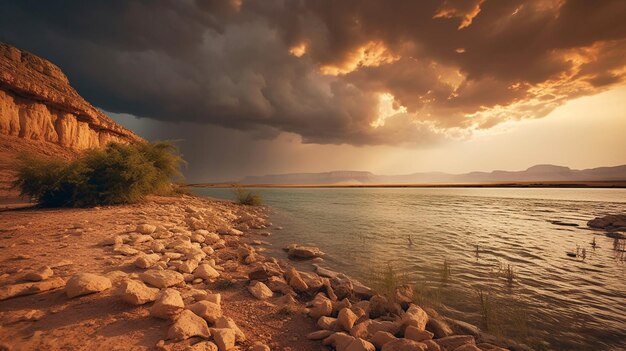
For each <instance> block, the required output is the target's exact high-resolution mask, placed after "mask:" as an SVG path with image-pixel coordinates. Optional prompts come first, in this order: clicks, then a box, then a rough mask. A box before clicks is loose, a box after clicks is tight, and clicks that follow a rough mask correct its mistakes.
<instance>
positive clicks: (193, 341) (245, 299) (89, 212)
mask: <svg viewBox="0 0 626 351" xmlns="http://www.w3.org/2000/svg"><path fill="white" fill-rule="evenodd" d="M273 229H275V228H274V227H273V226H272V224H271V223H270V222H269V220H268V215H267V213H266V211H265V209H263V208H261V207H247V206H239V205H235V204H233V203H229V202H224V201H212V200H208V199H202V198H197V197H191V196H183V197H180V198H165V197H154V198H151V199H149V201H146V202H145V203H142V204H137V205H129V206H118V207H106V208H93V209H63V210H43V209H27V210H18V211H7V212H3V213H2V216H1V217H0V247H1V251H0V267H2V268H0V269H1V271H0V321H1V322H0V324H1V326H0V350H42V349H45V350H56V349H84V350H100V349H101V350H104V349H106V350H126V349H137V350H142V349H160V350H219V351H225V350H254V351H262V350H282V351H299V350H337V351H374V350H382V351H404V350H407V351H410V350H420V351H426V350H429V351H437V350H442V351H453V350H454V351H472V350H504V349H503V348H501V347H498V346H495V345H494V344H492V343H487V342H485V340H483V339H484V338H482V337H480V333H479V332H477V333H473V334H474V335H470V334H472V333H462V334H459V329H458V328H456V327H455V326H454V325H450V324H449V323H448V322H446V320H445V318H443V317H440V316H439V315H438V314H437V313H436V311H434V310H431V309H428V308H421V307H420V306H417V305H416V304H414V303H413V291H412V289H411V287H410V286H408V285H405V286H399V287H397V288H396V289H395V293H394V294H392V296H382V295H378V294H376V293H375V292H374V291H372V290H371V289H370V288H368V287H367V286H365V285H364V284H362V283H360V282H358V281H355V280H353V279H350V278H349V277H347V276H345V275H343V274H341V273H337V272H334V271H332V270H329V269H327V268H324V267H322V266H321V265H320V264H314V267H315V269H314V271H312V272H309V271H300V270H297V269H296V268H294V267H293V266H292V265H291V264H290V262H289V261H282V260H277V259H276V258H272V257H266V256H265V255H264V254H263V252H264V247H266V245H268V243H267V242H265V241H264V240H263V239H264V238H265V237H266V236H267V235H272V231H273ZM285 250H286V251H287V252H288V255H289V257H290V258H291V259H299V260H307V259H312V260H313V261H314V262H315V263H321V262H323V260H322V259H321V258H320V257H322V256H323V253H322V252H321V251H319V250H318V249H317V248H312V247H305V246H300V245H297V244H294V245H290V246H289V247H287V248H285ZM512 349H513V348H512Z"/></svg>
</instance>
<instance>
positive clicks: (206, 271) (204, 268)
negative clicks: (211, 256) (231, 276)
mask: <svg viewBox="0 0 626 351" xmlns="http://www.w3.org/2000/svg"><path fill="white" fill-rule="evenodd" d="M193 276H194V277H196V278H201V279H204V280H211V279H216V278H218V277H219V276H220V273H219V272H218V271H216V270H215V268H213V267H211V265H209V264H206V263H203V264H201V265H199V266H198V268H196V270H195V271H194V272H193Z"/></svg>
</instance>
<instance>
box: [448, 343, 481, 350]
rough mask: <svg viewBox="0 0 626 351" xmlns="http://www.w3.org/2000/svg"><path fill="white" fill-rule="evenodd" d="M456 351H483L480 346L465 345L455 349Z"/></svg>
mask: <svg viewBox="0 0 626 351" xmlns="http://www.w3.org/2000/svg"><path fill="white" fill-rule="evenodd" d="M454 351H482V350H481V349H480V348H478V346H476V345H471V344H465V345H463V346H460V347H457V348H456V349H454Z"/></svg>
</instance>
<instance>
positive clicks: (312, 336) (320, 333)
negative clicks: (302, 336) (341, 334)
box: [306, 330, 333, 340]
mask: <svg viewBox="0 0 626 351" xmlns="http://www.w3.org/2000/svg"><path fill="white" fill-rule="evenodd" d="M332 334H333V331H332V330H317V331H314V332H311V333H308V334H307V335H306V338H307V339H309V340H322V339H325V338H327V337H329V336H330V335H332Z"/></svg>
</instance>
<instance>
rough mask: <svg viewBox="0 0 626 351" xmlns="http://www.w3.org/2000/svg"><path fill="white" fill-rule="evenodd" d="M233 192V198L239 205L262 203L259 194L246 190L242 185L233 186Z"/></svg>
mask: <svg viewBox="0 0 626 351" xmlns="http://www.w3.org/2000/svg"><path fill="white" fill-rule="evenodd" d="M234 193H235V200H237V203H239V204H241V205H248V206H261V205H263V198H262V197H261V195H259V194H257V193H254V192H251V191H249V190H246V189H245V188H243V187H236V188H234Z"/></svg>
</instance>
